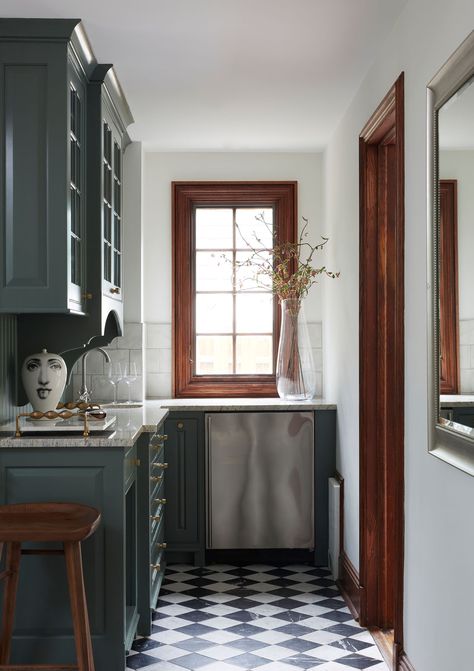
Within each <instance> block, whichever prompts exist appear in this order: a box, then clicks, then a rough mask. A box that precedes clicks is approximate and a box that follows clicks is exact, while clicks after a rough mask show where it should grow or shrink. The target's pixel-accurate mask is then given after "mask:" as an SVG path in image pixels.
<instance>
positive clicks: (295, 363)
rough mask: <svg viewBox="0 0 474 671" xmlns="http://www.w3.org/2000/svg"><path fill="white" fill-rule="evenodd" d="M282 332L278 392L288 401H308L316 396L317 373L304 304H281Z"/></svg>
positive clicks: (277, 370)
mask: <svg viewBox="0 0 474 671" xmlns="http://www.w3.org/2000/svg"><path fill="white" fill-rule="evenodd" d="M281 311H282V314H281V317H282V319H281V331H280V342H279V344H278V357H277V366H276V383H277V391H278V395H279V396H280V398H282V399H284V400H286V401H305V400H308V399H310V398H313V397H314V396H315V394H316V371H315V369H314V359H313V351H312V349H311V342H310V339H309V333H308V325H307V322H306V319H305V316H304V309H303V305H302V303H301V301H300V300H298V299H296V298H287V299H286V300H283V301H281Z"/></svg>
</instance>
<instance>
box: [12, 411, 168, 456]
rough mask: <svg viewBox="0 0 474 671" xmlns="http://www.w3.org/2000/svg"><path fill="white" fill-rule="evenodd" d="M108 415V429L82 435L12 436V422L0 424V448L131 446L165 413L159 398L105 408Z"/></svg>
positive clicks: (13, 431)
mask: <svg viewBox="0 0 474 671" xmlns="http://www.w3.org/2000/svg"><path fill="white" fill-rule="evenodd" d="M106 410H107V415H108V416H111V415H115V416H116V418H117V419H116V421H115V424H114V425H113V428H112V430H111V431H104V433H96V434H93V433H91V434H90V435H89V436H88V438H83V436H82V435H81V433H75V434H64V433H63V434H61V435H55V434H49V435H44V434H35V435H34V437H32V436H31V434H23V435H22V436H21V437H20V438H15V425H14V424H6V425H4V426H2V427H1V429H2V431H1V435H2V437H1V438H0V448H2V447H131V446H132V445H133V444H134V443H135V441H136V440H137V438H138V437H139V435H140V434H141V433H154V432H155V431H156V427H157V424H160V423H161V422H162V421H163V420H164V419H165V418H166V416H167V415H168V412H169V411H168V410H167V409H165V408H162V407H161V403H160V402H159V401H146V402H145V403H144V405H143V406H142V407H140V408H137V407H135V408H133V407H131V408H117V407H109V408H107V407H106Z"/></svg>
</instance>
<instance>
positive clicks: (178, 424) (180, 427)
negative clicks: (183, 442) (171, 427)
mask: <svg viewBox="0 0 474 671" xmlns="http://www.w3.org/2000/svg"><path fill="white" fill-rule="evenodd" d="M176 426H177V427H178V429H183V428H184V424H183V422H178V423H177V424H176Z"/></svg>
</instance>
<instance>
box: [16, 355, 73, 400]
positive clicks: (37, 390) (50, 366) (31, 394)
mask: <svg viewBox="0 0 474 671" xmlns="http://www.w3.org/2000/svg"><path fill="white" fill-rule="evenodd" d="M66 377H67V367H66V363H65V361H64V359H63V358H62V357H60V356H59V354H51V353H50V352H48V351H47V350H45V349H44V350H43V351H42V352H40V353H39V354H31V355H30V356H27V357H26V359H25V360H24V362H23V366H22V368H21V379H22V382H23V386H24V388H25V392H26V395H27V396H28V400H29V401H30V403H31V405H32V406H33V410H37V411H39V412H48V411H49V410H56V407H57V405H58V403H59V400H60V398H61V396H62V393H63V391H64V387H65V386H66Z"/></svg>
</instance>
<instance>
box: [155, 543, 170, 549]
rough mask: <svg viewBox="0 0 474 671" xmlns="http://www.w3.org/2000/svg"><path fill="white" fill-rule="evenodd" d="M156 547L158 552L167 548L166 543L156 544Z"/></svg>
mask: <svg viewBox="0 0 474 671" xmlns="http://www.w3.org/2000/svg"><path fill="white" fill-rule="evenodd" d="M157 546H158V547H159V548H160V550H166V548H167V547H168V544H167V543H157Z"/></svg>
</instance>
